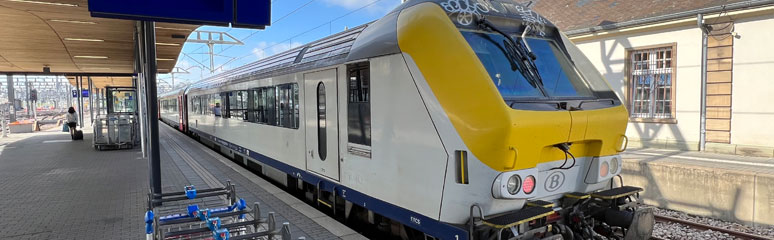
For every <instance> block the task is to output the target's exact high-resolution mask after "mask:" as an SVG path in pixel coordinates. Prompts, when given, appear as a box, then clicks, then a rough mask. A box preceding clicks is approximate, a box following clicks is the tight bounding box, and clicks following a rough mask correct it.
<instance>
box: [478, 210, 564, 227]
mask: <svg viewBox="0 0 774 240" xmlns="http://www.w3.org/2000/svg"><path fill="white" fill-rule="evenodd" d="M551 214H554V211H550V212H547V213H544V214H540V215H537V216H534V217H531V218H527V219H524V220H521V221H518V222H514V223H509V224H506V225H497V224H494V223H490V222H487V221H484V224H486V225H488V226H490V227H493V228H509V227H513V226H516V225H519V224H522V223H525V222H529V221H532V220H535V219H538V218H542V217H546V216H548V215H551Z"/></svg>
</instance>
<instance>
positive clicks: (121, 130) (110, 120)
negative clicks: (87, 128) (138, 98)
mask: <svg viewBox="0 0 774 240" xmlns="http://www.w3.org/2000/svg"><path fill="white" fill-rule="evenodd" d="M135 119H136V118H135V115H133V114H107V115H102V116H98V117H97V119H96V121H95V122H94V138H93V141H92V143H93V145H94V148H95V149H97V150H103V149H106V148H110V149H124V148H133V147H134V142H135V141H134V139H135V132H134V129H135V124H136V121H135Z"/></svg>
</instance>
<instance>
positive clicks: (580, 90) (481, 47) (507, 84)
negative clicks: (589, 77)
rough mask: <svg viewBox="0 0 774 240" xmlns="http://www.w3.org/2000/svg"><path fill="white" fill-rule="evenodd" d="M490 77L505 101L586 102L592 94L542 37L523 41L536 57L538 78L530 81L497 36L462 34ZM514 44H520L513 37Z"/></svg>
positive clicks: (555, 45) (552, 46) (478, 33)
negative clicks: (562, 100) (553, 100)
mask: <svg viewBox="0 0 774 240" xmlns="http://www.w3.org/2000/svg"><path fill="white" fill-rule="evenodd" d="M462 35H463V36H464V37H465V39H466V40H467V41H468V43H469V44H470V46H471V47H472V48H473V51H475V53H476V55H477V56H478V58H479V60H480V61H481V63H482V64H483V65H484V67H485V68H486V70H487V72H488V73H489V76H490V77H491V78H492V81H493V82H494V84H495V86H497V90H499V92H500V95H502V96H503V98H505V99H516V98H538V99H546V98H547V99H589V98H596V97H597V96H595V94H594V91H592V89H591V88H590V87H589V85H588V84H587V83H586V81H585V80H584V79H583V78H582V77H581V75H580V74H578V72H577V71H576V70H575V68H574V67H573V65H572V62H571V61H570V60H569V59H568V58H567V56H566V55H565V54H564V52H562V50H561V49H560V48H559V47H558V46H557V44H556V42H555V41H553V40H550V39H543V38H527V40H526V42H527V43H528V44H529V47H530V48H531V50H532V53H534V54H535V56H536V57H537V58H536V59H535V60H534V65H535V67H536V69H535V70H536V71H537V73H538V74H539V75H540V78H539V79H537V80H530V79H529V73H525V72H521V71H520V70H519V67H517V65H516V63H514V60H513V59H514V58H513V57H511V56H513V50H509V49H513V48H512V47H509V46H508V45H509V44H508V41H507V39H506V38H505V37H504V36H503V35H500V34H496V33H488V32H478V31H462ZM514 41H522V39H520V38H519V37H514Z"/></svg>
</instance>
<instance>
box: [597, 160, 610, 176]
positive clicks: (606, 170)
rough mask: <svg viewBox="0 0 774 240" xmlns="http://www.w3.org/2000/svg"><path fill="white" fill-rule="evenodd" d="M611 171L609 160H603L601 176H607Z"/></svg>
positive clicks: (600, 170) (600, 168)
mask: <svg viewBox="0 0 774 240" xmlns="http://www.w3.org/2000/svg"><path fill="white" fill-rule="evenodd" d="M609 171H610V166H609V165H608V164H607V162H602V164H601V165H600V166H599V176H600V177H607V174H608V173H609Z"/></svg>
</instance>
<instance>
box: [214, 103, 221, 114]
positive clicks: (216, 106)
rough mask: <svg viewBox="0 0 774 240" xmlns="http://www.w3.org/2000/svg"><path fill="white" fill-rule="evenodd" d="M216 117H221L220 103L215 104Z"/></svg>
mask: <svg viewBox="0 0 774 240" xmlns="http://www.w3.org/2000/svg"><path fill="white" fill-rule="evenodd" d="M212 112H213V113H215V116H216V117H220V103H215V107H214V108H213V109H212Z"/></svg>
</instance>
